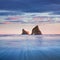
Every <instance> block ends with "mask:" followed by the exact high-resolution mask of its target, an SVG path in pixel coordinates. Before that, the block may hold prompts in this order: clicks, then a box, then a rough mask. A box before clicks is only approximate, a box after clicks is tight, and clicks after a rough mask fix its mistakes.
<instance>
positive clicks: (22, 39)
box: [0, 34, 60, 60]
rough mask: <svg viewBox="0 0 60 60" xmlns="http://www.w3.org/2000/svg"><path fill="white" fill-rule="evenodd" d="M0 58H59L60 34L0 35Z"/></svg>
mask: <svg viewBox="0 0 60 60" xmlns="http://www.w3.org/2000/svg"><path fill="white" fill-rule="evenodd" d="M0 60H60V35H59V34H53V35H52V34H48V35H19V34H8V35H7V34H6V35H4V34H3V35H0Z"/></svg>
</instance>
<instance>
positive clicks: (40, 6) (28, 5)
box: [0, 0, 60, 12]
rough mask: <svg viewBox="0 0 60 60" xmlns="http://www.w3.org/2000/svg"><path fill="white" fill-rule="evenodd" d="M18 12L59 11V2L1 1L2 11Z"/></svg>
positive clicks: (43, 0) (42, 0) (51, 0)
mask: <svg viewBox="0 0 60 60" xmlns="http://www.w3.org/2000/svg"><path fill="white" fill-rule="evenodd" d="M2 9H3V10H17V11H22V12H49V11H59V10H60V1H59V0H0V10H2Z"/></svg>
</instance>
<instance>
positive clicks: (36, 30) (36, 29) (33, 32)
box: [31, 25, 42, 35]
mask: <svg viewBox="0 0 60 60" xmlns="http://www.w3.org/2000/svg"><path fill="white" fill-rule="evenodd" d="M31 35H42V33H41V31H40V30H39V27H38V25H37V26H35V27H34V28H33V29H32V33H31Z"/></svg>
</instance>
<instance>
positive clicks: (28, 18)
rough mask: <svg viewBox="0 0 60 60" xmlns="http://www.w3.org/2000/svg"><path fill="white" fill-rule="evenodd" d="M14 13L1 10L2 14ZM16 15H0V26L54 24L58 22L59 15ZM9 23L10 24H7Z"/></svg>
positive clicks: (47, 13) (52, 13) (48, 13)
mask: <svg viewBox="0 0 60 60" xmlns="http://www.w3.org/2000/svg"><path fill="white" fill-rule="evenodd" d="M0 12H1V11H0ZM7 12H8V13H14V12H16V11H9V10H8V11H6V10H4V11H3V10H2V13H7ZM16 13H17V14H14V15H13V14H8V15H3V16H2V15H0V24H1V23H4V24H10V23H43V22H44V23H46V22H48V23H51V22H52V23H56V22H60V15H55V14H54V12H43V13H42V12H41V13H31V12H29V13H27V12H21V13H20V12H19V11H18V12H16ZM9 22H10V23H9Z"/></svg>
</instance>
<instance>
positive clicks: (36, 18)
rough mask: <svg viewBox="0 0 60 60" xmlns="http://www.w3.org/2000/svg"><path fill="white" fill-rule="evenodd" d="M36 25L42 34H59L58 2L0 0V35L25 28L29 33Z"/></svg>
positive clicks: (17, 32) (59, 7)
mask: <svg viewBox="0 0 60 60" xmlns="http://www.w3.org/2000/svg"><path fill="white" fill-rule="evenodd" d="M36 25H39V27H41V28H40V29H41V30H42V33H43V34H60V0H0V34H21V31H22V28H26V27H27V28H26V29H27V30H28V31H30V33H31V30H32V28H33V27H34V26H36ZM20 27H21V28H20ZM11 30H12V32H11ZM45 30H46V31H45Z"/></svg>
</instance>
